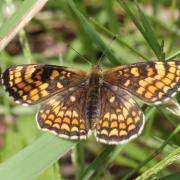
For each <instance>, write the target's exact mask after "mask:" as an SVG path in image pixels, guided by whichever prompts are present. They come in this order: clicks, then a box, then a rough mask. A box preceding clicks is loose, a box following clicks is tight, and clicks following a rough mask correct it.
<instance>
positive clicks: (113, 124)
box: [110, 121, 118, 128]
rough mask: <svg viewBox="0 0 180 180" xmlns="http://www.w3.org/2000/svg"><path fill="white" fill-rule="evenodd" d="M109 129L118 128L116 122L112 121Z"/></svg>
mask: <svg viewBox="0 0 180 180" xmlns="http://www.w3.org/2000/svg"><path fill="white" fill-rule="evenodd" d="M110 127H111V128H116V127H118V123H117V121H113V122H112V123H111V126H110Z"/></svg>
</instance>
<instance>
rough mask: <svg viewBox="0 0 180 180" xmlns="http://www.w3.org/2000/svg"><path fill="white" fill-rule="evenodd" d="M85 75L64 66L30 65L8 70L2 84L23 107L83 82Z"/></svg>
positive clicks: (4, 74) (3, 75) (3, 76)
mask: <svg viewBox="0 0 180 180" xmlns="http://www.w3.org/2000/svg"><path fill="white" fill-rule="evenodd" d="M84 77H85V73H83V72H82V71H79V70H75V69H72V68H66V67H62V66H54V65H44V64H39V65H35V64H28V65H17V66H13V67H10V68H8V69H7V70H6V71H5V72H4V73H3V74H2V82H3V85H4V87H5V89H6V91H7V92H8V93H9V95H10V96H11V97H13V99H14V100H15V101H16V102H17V103H20V104H23V105H31V104H36V103H38V102H41V101H43V100H45V99H47V98H49V97H51V96H52V95H54V94H56V93H57V92H61V91H64V90H66V89H68V88H70V87H73V86H74V85H76V84H78V83H80V82H81V81H83V79H84Z"/></svg>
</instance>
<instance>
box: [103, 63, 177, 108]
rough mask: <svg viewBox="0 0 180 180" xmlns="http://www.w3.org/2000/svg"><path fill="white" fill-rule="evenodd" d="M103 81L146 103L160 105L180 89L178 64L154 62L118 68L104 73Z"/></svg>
mask: <svg viewBox="0 0 180 180" xmlns="http://www.w3.org/2000/svg"><path fill="white" fill-rule="evenodd" d="M104 80H105V81H107V82H108V83H110V84H112V85H116V86H118V87H122V88H124V89H125V90H127V91H129V92H130V93H131V94H133V95H135V96H137V97H138V98H140V99H141V100H143V101H145V102H147V103H153V104H160V103H161V102H163V101H166V100H168V99H169V97H171V96H174V95H175V94H176V92H177V90H178V88H179V87H180V62H179V61H156V62H142V63H136V64H131V65H125V66H120V67H117V68H113V69H110V70H107V71H105V72H104Z"/></svg>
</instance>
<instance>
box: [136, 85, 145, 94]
mask: <svg viewBox="0 0 180 180" xmlns="http://www.w3.org/2000/svg"><path fill="white" fill-rule="evenodd" d="M144 91H145V89H144V88H143V87H140V88H139V89H138V90H137V91H136V92H137V93H138V94H143V92H144Z"/></svg>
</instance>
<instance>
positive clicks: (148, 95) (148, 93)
mask: <svg viewBox="0 0 180 180" xmlns="http://www.w3.org/2000/svg"><path fill="white" fill-rule="evenodd" d="M145 97H146V98H152V97H153V94H152V93H150V92H148V91H147V92H146V93H145Z"/></svg>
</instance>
